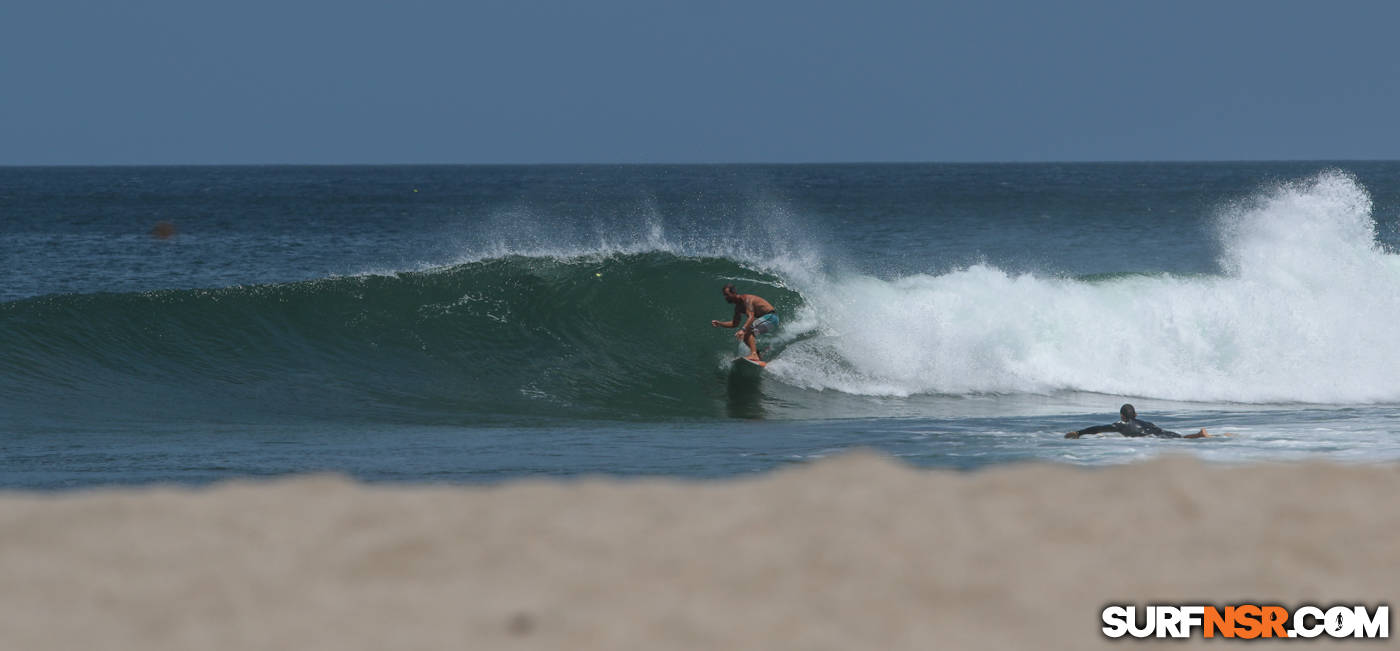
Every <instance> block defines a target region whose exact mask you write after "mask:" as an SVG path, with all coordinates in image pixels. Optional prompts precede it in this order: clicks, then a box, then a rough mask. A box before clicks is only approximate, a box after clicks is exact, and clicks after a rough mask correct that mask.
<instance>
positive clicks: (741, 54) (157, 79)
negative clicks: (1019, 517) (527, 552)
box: [0, 0, 1400, 165]
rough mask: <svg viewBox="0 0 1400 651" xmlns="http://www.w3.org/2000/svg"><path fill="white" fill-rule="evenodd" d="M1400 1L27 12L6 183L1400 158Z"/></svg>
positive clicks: (19, 38)
mask: <svg viewBox="0 0 1400 651" xmlns="http://www.w3.org/2000/svg"><path fill="white" fill-rule="evenodd" d="M1397 26H1400V3H1394V2H1380V1H1373V2H1361V1H1343V2H1332V3H1324V2H1312V1H1309V2H1298V1H1292V0H1279V1H1272V2H1266V1H1255V0H1251V1H1245V0H1239V1H1235V0H1214V1H1211V2H1201V1H1197V0H1180V1H1173V2H1134V1H1102V2H1085V1H1080V0H1065V1H1061V2H1043V1H1041V2H995V1H989V2H963V1H959V2H935V1H931V0H928V1H924V2H883V1H880V0H871V1H867V2H844V3H837V2H820V1H815V2H814V1H812V0H807V1H803V2H788V1H781V2H764V1H762V0H751V1H749V2H731V1H728V0H706V1H699V0H695V1H684V2H681V1H671V0H637V1H632V0H592V1H587V2H585V1H566V0H512V1H497V0H458V1H446V0H443V1H437V0H433V1H427V0H396V1H394V2H387V1H384V2H362V1H360V0H340V1H336V2H331V1H325V0H314V1H303V0H281V1H278V2H267V1H264V0H243V1H239V2H229V1H226V0H225V1H222V2H208V1H205V0H180V1H176V0H129V1H125V2H120V3H118V2H110V0H104V1H101V2H90V1H74V0H8V1H7V2H5V3H3V6H0V165H90V164H281V163H308V164H322V163H323V164H354V163H512V164H514V163H726V162H734V163H757V162H793V163H815V162H876V161H948V162H990V161H1013V162H1022V161H1024V162H1031V161H1116V160H1296V159H1328V160H1336V159H1348V160H1350V159H1400V129H1397V125H1396V120H1397V116H1400V42H1397V40H1396V39H1397V36H1396V35H1397V28H1398V27H1397Z"/></svg>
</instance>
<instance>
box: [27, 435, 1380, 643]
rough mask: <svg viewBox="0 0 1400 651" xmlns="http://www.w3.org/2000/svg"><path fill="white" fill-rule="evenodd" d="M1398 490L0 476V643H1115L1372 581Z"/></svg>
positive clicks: (1266, 473) (1194, 480) (1355, 472)
mask: <svg viewBox="0 0 1400 651" xmlns="http://www.w3.org/2000/svg"><path fill="white" fill-rule="evenodd" d="M1397 496H1400V468H1396V467H1393V466H1387V467H1338V466H1330V465H1321V464H1308V465H1292V466H1251V467H1244V468H1224V467H1215V466H1207V465H1205V464H1202V463H1200V462H1196V461H1191V460H1187V459H1166V460H1158V461H1153V462H1149V463H1145V464H1140V465H1133V466H1125V467H1113V468H1105V469H1082V468H1073V467H1067V466H1050V465H1025V466H1013V467H1002V468H998V469H992V470H986V471H981V472H976V473H971V474H966V473H955V472H941V471H922V470H915V469H912V468H909V467H906V466H904V465H901V464H898V463H896V462H894V461H891V460H888V459H884V458H880V457H876V456H871V455H868V454H854V455H847V456H844V457H840V458H836V459H831V460H825V461H821V462H818V463H815V464H812V465H808V466H803V467H799V468H795V469H788V470H783V471H780V472H776V473H772V474H767V475H762V476H760V477H757V478H754V479H742V480H731V481H715V482H682V481H673V480H641V481H618V480H601V479H588V480H583V481H566V482H553V481H549V482H546V481H524V482H517V483H510V484H506V485H503V486H498V487H491V488H480V487H476V488H473V487H395V486H383V485H377V486H365V485H360V484H355V483H352V482H349V481H346V480H342V479H338V478H330V477H311V478H301V479H291V480H282V481H275V482H271V483H246V482H238V483H228V484H221V485H218V486H216V487H213V488H210V489H203V490H189V489H168V488H161V489H140V490H120V491H109V492H91V493H68V494H61V495H47V496H44V495H39V496H35V495H25V494H9V495H5V496H3V497H0V648H3V649H15V650H34V649H142V650H153V649H180V650H182V651H185V650H197V649H336V650H341V649H376V650H381V649H382V650H394V651H403V650H408V649H454V650H458V649H645V650H652V649H842V650H846V649H896V648H897V649H970V648H979V649H1032V648H1048V649H1082V648H1094V647H1111V648H1116V649H1119V650H1120V651H1121V650H1122V649H1125V648H1131V647H1136V646H1139V645H1140V644H1142V643H1141V642H1137V641H1110V640H1108V639H1106V638H1104V637H1103V636H1102V634H1101V632H1100V630H1099V627H1100V626H1101V623H1100V621H1099V614H1100V610H1101V609H1102V608H1103V606H1104V605H1105V604H1106V603H1109V602H1115V603H1118V602H1127V603H1135V604H1139V605H1142V604H1147V603H1153V602H1166V601H1182V600H1186V601H1193V602H1196V603H1210V604H1217V605H1229V604H1234V603H1238V602H1242V601H1254V602H1263V603H1281V604H1284V605H1288V606H1290V607H1292V606H1294V605H1296V604H1298V603H1300V602H1312V603H1318V604H1323V605H1326V604H1332V603H1335V602H1362V603H1365V604H1366V605H1368V606H1373V605H1375V604H1376V603H1378V602H1381V603H1389V602H1390V601H1391V600H1393V599H1394V598H1395V597H1396V596H1397V592H1400V500H1397ZM1392 607H1393V606H1392ZM1393 619H1394V616H1393V615H1392V630H1391V636H1392V637H1391V639H1390V640H1389V641H1380V642H1379V645H1380V646H1382V647H1389V646H1394V641H1395V638H1396V637H1397V632H1396V631H1395V630H1394V627H1393ZM1321 639H1324V640H1325V638H1321ZM1259 644H1261V642H1258V641H1256V642H1255V643H1253V645H1259ZM1262 644H1263V646H1266V647H1269V648H1276V647H1278V646H1280V645H1282V646H1284V647H1291V648H1308V649H1315V648H1318V644H1317V642H1316V641H1314V642H1306V641H1296V640H1295V641H1284V642H1279V641H1271V642H1262ZM1333 644H1336V645H1337V646H1341V647H1344V648H1346V647H1349V648H1362V647H1365V648H1377V645H1376V643H1375V642H1372V643H1369V644H1368V643H1358V642H1355V641H1349V640H1345V641H1341V642H1330V643H1329V642H1324V643H1323V645H1322V646H1327V647H1330V646H1332V645H1333ZM1358 644H1360V646H1357V645H1358ZM1253 645H1246V646H1253ZM1171 646H1172V648H1183V645H1182V644H1181V643H1179V642H1178V643H1175V644H1172V645H1171ZM1184 646H1191V647H1196V646H1200V647H1214V648H1222V647H1223V648H1236V647H1237V646H1238V643H1231V642H1230V641H1226V640H1221V639H1215V640H1203V639H1201V638H1200V637H1199V634H1198V637H1196V638H1194V639H1193V641H1192V642H1191V643H1190V644H1187V645H1184Z"/></svg>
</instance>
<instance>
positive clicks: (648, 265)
mask: <svg viewBox="0 0 1400 651" xmlns="http://www.w3.org/2000/svg"><path fill="white" fill-rule="evenodd" d="M1217 222H1218V228H1217V235H1218V238H1219V242H1218V245H1219V250H1220V251H1221V255H1220V259H1219V265H1220V268H1221V270H1222V272H1221V273H1219V274H1211V275H1195V276H1174V275H1168V274H1159V275H1142V274H1120V275H1115V276H1111V277H1089V278H1072V277H1061V276H1047V275H1037V274H1033V273H1024V274H1011V273H1008V272H1006V271H1003V270H1001V269H998V268H996V267H994V266H990V265H974V266H970V267H967V268H962V269H959V270H956V271H952V272H949V273H944V274H939V275H923V274H912V275H901V276H898V277H886V278H881V277H876V276H872V275H867V274H862V273H851V272H845V271H835V270H833V269H832V268H831V267H830V266H826V263H825V262H823V260H822V256H821V255H820V254H819V253H818V252H816V251H806V252H797V253H795V254H792V255H784V256H782V257H781V261H782V262H781V264H776V265H775V264H765V263H763V262H762V261H760V260H758V259H757V258H756V257H753V256H746V255H741V254H732V255H729V256H726V255H725V254H724V253H723V252H722V251H721V250H720V249H719V248H718V247H710V248H708V249H706V250H697V249H696V248H695V247H688V246H683V245H675V244H671V243H668V242H669V240H668V239H667V238H666V236H665V234H664V233H649V234H648V235H647V237H646V238H644V239H643V240H639V241H640V242H641V243H637V242H634V243H632V244H629V245H628V246H627V247H622V248H618V247H612V248H609V247H608V246H599V247H595V248H594V249H593V250H591V251H590V250H571V251H568V252H559V251H552V252H550V253H549V254H545V253H540V252H535V253H531V252H529V251H524V252H521V253H513V252H511V251H510V250H503V251H501V252H499V253H498V254H497V255H495V257H489V258H484V259H479V260H474V261H470V262H465V263H462V264H458V265H455V266H450V267H445V268H439V269H432V270H426V271H419V272H411V273H399V274H392V275H367V276H357V277H338V278H328V279H322V280H316V281H309V282H300V283H289V284H281V285H265V286H252V287H230V288H224V289H215V290H168V291H157V292H148V293H140V294H135V293H133V294H88V295H52V296H45V297H39V298H32V299H26V300H20V301H13V302H9V303H4V304H0V393H3V397H0V404H4V407H5V408H6V409H11V410H16V411H24V412H25V413H29V414H31V415H33V414H42V413H85V414H90V415H94V417H100V418H116V417H136V418H139V417H147V416H149V417H159V418H164V419H169V418H172V417H178V416H180V415H182V414H185V415H188V416H189V417H191V418H195V417H197V418H200V419H204V420H208V419H213V420H216V421H217V420H227V421H228V422H231V423H236V422H242V421H243V420H246V419H247V418H249V417H250V414H255V413H265V412H269V411H270V412H274V413H278V414H282V415H303V416H306V417H308V418H338V417H353V418H360V417H369V418H380V419H390V420H396V421H399V420H408V421H413V422H462V421H464V420H466V421H489V420H490V419H491V418H493V417H495V416H513V417H519V416H545V417H548V416H553V415H558V416H568V417H596V418H619V419H634V418H636V419H668V418H692V417H709V416H715V415H719V414H723V413H724V412H725V404H726V401H727V400H729V399H731V398H732V394H731V393H730V392H732V385H731V386H729V387H727V386H726V382H727V380H726V378H728V373H729V368H728V364H727V361H728V359H729V358H730V357H731V356H732V355H733V353H734V352H735V350H737V348H736V346H735V344H734V342H733V340H732V339H730V338H728V337H727V336H725V334H724V333H721V332H717V331H715V330H713V329H711V328H710V327H708V322H709V320H710V319H715V318H720V319H724V318H727V317H728V314H729V312H728V306H727V305H726V304H724V303H723V302H722V301H721V299H720V297H719V291H718V289H719V286H720V285H721V284H722V283H724V282H730V281H733V282H736V283H738V284H739V285H740V288H741V290H743V291H753V292H756V293H759V294H761V295H763V296H765V297H767V298H768V299H769V300H771V301H772V302H773V303H774V304H775V305H777V306H778V308H779V310H780V311H781V312H782V313H783V316H784V329H783V334H782V335H781V336H780V337H778V339H777V343H778V348H779V349H781V350H780V354H779V356H778V357H777V359H776V361H774V362H773V363H772V364H771V365H770V366H769V369H768V370H767V371H765V372H764V374H763V376H762V377H763V378H764V379H763V382H768V383H771V382H774V381H776V382H777V383H778V384H779V385H782V386H785V387H789V388H792V387H795V388H796V389H793V390H797V391H800V390H809V391H822V392H839V393H844V394H856V395H868V396H895V397H907V396H916V395H927V394H932V395H951V396H962V395H969V394H1049V393H1058V392H1093V393H1102V394H1111V395H1121V396H1138V397H1148V398H1159V399H1169V400H1182V401H1199V402H1211V403H1220V402H1234V403H1321V404H1365V403H1393V402H1400V374H1397V373H1396V372H1395V369H1396V368H1400V346H1395V345H1393V333H1394V324H1395V323H1397V322H1400V258H1397V256H1396V255H1394V254H1393V253H1390V252H1387V251H1385V250H1384V249H1383V248H1382V247H1381V246H1380V245H1378V244H1377V241H1376V225H1375V222H1374V220H1373V218H1372V216H1371V205H1370V199H1369V197H1368V195H1367V193H1366V191H1365V190H1364V189H1363V188H1362V187H1361V186H1360V185H1359V183H1357V182H1356V181H1355V180H1354V179H1353V178H1351V177H1349V176H1346V175H1344V174H1341V173H1326V174H1322V175H1320V176H1317V177H1315V178H1313V179H1311V180H1308V181H1305V182H1298V183H1291V184H1281V185H1278V186H1276V187H1273V188H1271V189H1268V190H1265V191H1263V192H1261V193H1259V194H1258V195H1257V196H1255V197H1253V198H1251V199H1250V200H1248V201H1242V202H1239V203H1237V204H1234V205H1230V206H1227V207H1226V208H1224V209H1223V210H1221V212H1220V215H1219V218H1218V220H1217ZM1092 253H1093V254H1096V255H1105V256H1126V257H1129V258H1131V257H1132V256H1134V254H1135V252H1134V251H1133V250H1131V249H1115V248H1113V246H1112V244H1111V243H1109V244H1107V245H1105V246H1104V247H1103V248H1102V250H1100V251H1093V252H1092ZM1085 254H1086V252H1085V251H1076V252H1074V255H1085ZM772 259H774V258H773V257H772V256H770V257H769V258H768V260H770V261H771V260H772ZM767 386H769V387H772V386H774V385H772V384H769V385H767ZM763 387H764V385H762V384H755V385H753V386H752V387H750V388H749V389H744V388H742V387H741V390H750V389H751V390H753V391H762V390H764V388H763ZM811 395H812V396H816V397H817V399H814V400H813V401H812V402H821V400H820V399H819V398H820V396H821V395H830V394H829V393H828V394H811ZM827 415H829V414H827ZM33 417H34V418H38V419H41V417H40V416H33Z"/></svg>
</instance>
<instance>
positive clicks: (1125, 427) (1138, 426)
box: [1065, 404, 1228, 439]
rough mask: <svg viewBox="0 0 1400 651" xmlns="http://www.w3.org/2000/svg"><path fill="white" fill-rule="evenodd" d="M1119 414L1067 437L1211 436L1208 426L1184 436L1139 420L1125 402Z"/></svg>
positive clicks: (1173, 437) (1177, 437)
mask: <svg viewBox="0 0 1400 651" xmlns="http://www.w3.org/2000/svg"><path fill="white" fill-rule="evenodd" d="M1118 415H1119V416H1120V417H1121V420H1119V421H1118V422H1116V423H1109V424H1108V425H1095V426H1093V427H1088V428H1085V429H1081V430H1075V431H1073V432H1070V433H1068V434H1065V438H1067V439H1077V438H1079V437H1081V436H1083V435H1085V434H1099V433H1101V432H1118V433H1119V434H1122V435H1123V436H1155V437H1157V438H1164V439H1203V438H1208V437H1210V434H1207V433H1206V428H1204V427H1202V428H1201V431H1199V432H1196V433H1195V434H1187V435H1185V436H1182V435H1181V434H1177V433H1176V432H1169V431H1167V430H1164V429H1162V428H1160V427H1157V426H1156V425H1153V424H1152V423H1149V422H1147V421H1145V420H1138V417H1137V410H1136V409H1133V406H1132V405H1128V404H1125V405H1123V406H1122V407H1120V408H1119V409H1118ZM1227 436H1228V434H1227Z"/></svg>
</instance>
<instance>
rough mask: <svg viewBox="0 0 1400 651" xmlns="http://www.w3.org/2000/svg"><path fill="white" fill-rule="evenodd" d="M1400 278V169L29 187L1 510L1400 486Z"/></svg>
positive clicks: (319, 177) (474, 177)
mask: <svg viewBox="0 0 1400 651" xmlns="http://www.w3.org/2000/svg"><path fill="white" fill-rule="evenodd" d="M1397 244H1400V163H1394V162H1280V163H1228V162H1226V163H1113V164H985V165H984V164H863V165H835V164H833V165H771V166H770V165H704V166H671V165H647V166H605V165H588V166H386V167H376V166H335V167H276V166H267V167H256V166H255V167H217V166H213V167H99V168H80V167H52V168H23V167H8V168H0V488H3V489H23V490H34V489H39V490H50V489H71V488H90V487H98V486H110V485H118V484H121V485H126V484H150V483H178V484H186V485H191V484H193V485H198V484H204V483H208V482H212V481H217V480H223V479H230V478H257V477H269V476H278V475H284V474H289V473H307V472H323V471H328V472H339V473H344V474H347V475H350V476H353V477H355V478H358V479H362V480H366V481H410V482H454V483H490V482H496V481H500V480H502V479H508V478H517V477H578V476H589V475H598V474H603V475H611V476H670V477H688V478H709V477H733V476H740V475H747V474H752V473H760V472H765V471H769V470H771V469H774V468H778V467H782V466H786V465H790V464H799V463H804V462H806V461H809V460H812V459H816V458H820V457H824V456H828V455H832V454H836V453H839V452H841V451H844V450H850V449H855V448H868V449H874V450H878V451H882V452H884V453H886V454H889V455H892V456H895V457H898V458H900V459H902V460H904V461H905V462H908V463H911V464H914V465H917V466H925V467H943V468H957V469H977V468H984V467H988V466H996V465H1001V464H1009V463H1020V462H1026V461H1048V462H1056V463H1068V464H1082V465H1091V466H1096V465H1105V464H1119V463H1125V462H1131V461H1135V460H1139V459H1144V458H1148V457H1154V456H1158V455H1164V454H1188V455H1194V456H1198V457H1201V458H1204V459H1207V460H1210V461H1216V462H1223V463H1246V462H1253V461H1259V460H1295V459H1325V460H1332V461H1337V462H1342V463H1366V462H1377V461H1395V460H1396V459H1400V346H1398V345H1396V343H1395V333H1396V323H1398V322H1400V255H1397V253H1396V251H1397ZM725 283H734V284H735V285H736V286H738V289H739V291H741V292H745V293H755V294H758V295H760V296H763V297H765V298H767V299H768V300H769V301H771V302H772V303H773V304H774V305H775V306H776V307H777V309H778V311H779V313H780V315H781V317H782V327H781V328H780V330H779V332H778V333H776V334H775V335H772V336H769V337H766V338H765V339H766V341H764V342H763V343H762V346H763V347H765V348H766V349H767V350H768V353H769V355H770V356H771V359H772V361H771V363H770V364H769V366H768V367H767V368H766V369H764V370H762V371H758V370H755V369H749V368H744V367H735V366H734V365H733V363H732V361H733V359H734V358H735V357H736V356H737V355H738V354H739V345H738V343H737V342H736V341H735V340H734V338H733V337H732V331H727V330H716V329H714V328H711V327H710V326H709V321H710V320H711V319H719V320H727V319H728V318H729V317H730V315H731V313H732V308H731V306H729V305H728V304H726V303H725V302H724V301H723V299H722V297H721V295H720V287H721V286H722V285H724V284H725ZM1124 402H1131V403H1132V404H1134V405H1135V406H1136V408H1137V411H1138V413H1139V415H1140V416H1141V417H1142V418H1144V419H1146V420H1149V421H1152V422H1155V423H1156V424H1158V425H1159V426H1161V427H1164V428H1166V429H1170V430H1175V431H1179V432H1183V433H1186V432H1193V431H1195V430H1196V429H1198V428H1201V427H1205V428H1207V429H1208V430H1210V431H1211V432H1215V433H1222V432H1228V433H1231V434H1232V436H1230V437H1221V438H1210V439H1204V440H1170V439H1126V438H1122V437H1117V436H1109V437H1086V438H1084V439H1082V440H1065V439H1064V438H1063V436H1064V433H1065V432H1067V431H1069V430H1074V429H1081V428H1084V427H1087V426H1089V425H1096V424H1104V423H1109V422H1112V421H1114V420H1116V419H1117V412H1118V407H1119V405H1121V404H1122V403H1124Z"/></svg>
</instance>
